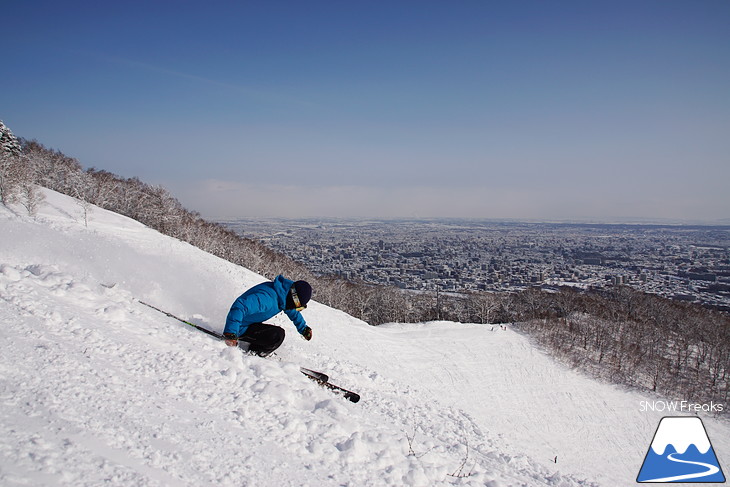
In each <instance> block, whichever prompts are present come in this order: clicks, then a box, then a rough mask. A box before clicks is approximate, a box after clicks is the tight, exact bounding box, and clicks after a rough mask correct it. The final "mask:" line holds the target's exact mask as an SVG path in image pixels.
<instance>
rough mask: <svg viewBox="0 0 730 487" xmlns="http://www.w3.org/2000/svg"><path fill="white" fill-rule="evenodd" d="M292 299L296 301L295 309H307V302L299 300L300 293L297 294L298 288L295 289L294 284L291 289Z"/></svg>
mask: <svg viewBox="0 0 730 487" xmlns="http://www.w3.org/2000/svg"><path fill="white" fill-rule="evenodd" d="M290 293H291V300H292V301H293V302H294V309H296V310H297V311H303V310H305V309H307V305H306V304H302V302H301V301H300V300H299V295H298V294H297V290H296V289H294V286H292V288H291V290H290Z"/></svg>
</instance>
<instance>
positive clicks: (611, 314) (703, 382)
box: [0, 122, 730, 412]
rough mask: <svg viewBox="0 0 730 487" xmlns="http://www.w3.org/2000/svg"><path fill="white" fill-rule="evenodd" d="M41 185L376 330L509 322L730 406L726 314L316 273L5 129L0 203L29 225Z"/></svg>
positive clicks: (613, 374) (1, 132) (625, 372)
mask: <svg viewBox="0 0 730 487" xmlns="http://www.w3.org/2000/svg"><path fill="white" fill-rule="evenodd" d="M40 187H45V188H48V189H51V190H54V191H58V192H60V193H63V194H66V195H69V196H72V197H74V198H76V200H77V201H78V204H79V206H80V208H82V210H83V211H82V212H81V213H82V214H83V215H84V217H83V219H82V221H80V222H79V223H80V224H83V225H88V222H89V220H88V216H89V214H90V212H92V211H93V206H94V205H95V206H98V207H101V208H104V209H107V210H110V211H114V212H116V213H119V214H122V215H125V216H128V217H130V218H133V219H135V220H137V221H139V222H141V223H143V224H145V225H147V226H149V227H151V228H154V229H156V230H158V231H160V232H161V233H163V234H166V235H169V236H171V237H174V238H177V239H180V240H182V241H185V242H188V243H190V244H192V245H194V246H196V247H198V248H200V249H202V250H204V251H206V252H209V253H211V254H213V255H216V256H218V257H221V258H223V259H226V260H228V261H230V262H233V263H235V264H238V265H241V266H244V267H246V268H249V269H251V270H253V271H254V272H257V273H259V274H261V275H263V276H266V277H267V278H273V277H275V276H276V275H278V274H284V275H286V276H287V277H288V278H290V279H305V280H308V281H310V282H311V283H312V285H313V287H314V289H315V294H314V299H316V300H317V301H319V302H321V303H323V304H326V305H328V306H332V307H334V308H337V309H341V310H343V311H345V312H347V313H349V314H351V315H353V316H355V317H358V318H360V319H362V320H364V321H366V322H367V323H370V324H371V325H379V324H383V323H390V322H409V323H410V322H413V323H416V322H428V321H436V320H448V321H457V322H465V323H466V322H468V323H483V324H485V326H492V325H490V324H494V323H514V324H515V326H516V327H517V328H518V329H519V330H522V331H523V332H524V333H527V334H529V335H530V336H532V337H533V339H534V340H536V341H537V342H538V343H539V344H540V345H541V346H543V347H544V348H545V349H546V350H547V351H549V352H550V353H551V354H553V355H554V356H555V357H556V358H557V359H558V360H561V361H563V362H564V363H566V364H567V365H568V366H570V367H575V368H578V369H580V370H583V371H585V372H586V373H589V374H592V375H594V376H596V377H599V378H601V379H604V380H607V381H610V382H613V383H616V384H623V385H627V386H630V387H637V388H641V389H645V390H650V391H654V392H657V393H659V394H661V395H663V396H669V397H671V398H675V399H681V400H688V401H695V402H702V403H709V402H711V401H715V402H723V403H726V402H727V401H728V398H729V396H730V376H729V374H730V315H728V314H727V313H722V312H719V311H715V310H711V309H706V308H704V307H701V306H699V305H695V304H691V303H684V302H677V301H672V300H669V299H666V298H661V297H659V296H655V295H649V294H646V293H642V292H639V291H636V290H634V289H632V288H630V287H628V286H625V285H621V286H615V287H612V288H607V289H596V290H587V291H585V290H576V289H572V288H561V289H559V290H557V291H556V290H546V289H540V288H531V289H526V290H524V291H521V292H513V293H500V294H496V293H487V292H470V293H463V294H451V293H450V294H445V293H422V292H421V293H415V292H408V291H404V290H401V289H398V288H395V287H385V286H373V285H367V284H364V283H362V282H352V281H346V280H344V279H342V278H339V277H337V276H318V275H314V274H313V273H312V272H311V271H310V270H309V269H307V268H306V267H305V266H303V265H302V264H299V263H297V262H294V261H293V260H291V259H289V258H288V257H286V256H284V255H282V254H279V253H277V252H274V251H272V250H271V249H268V248H267V247H265V246H264V245H263V244H261V243H260V242H258V241H255V240H251V239H247V238H243V237H241V236H240V235H238V234H236V233H234V232H233V231H231V230H228V229H226V228H225V227H224V226H222V225H220V224H217V223H212V222H209V221H206V220H205V219H204V218H202V217H201V215H200V214H198V213H196V212H194V211H190V210H187V209H186V208H184V207H183V206H182V205H181V204H180V202H179V201H178V200H177V199H176V198H175V197H173V196H172V195H171V194H170V193H169V192H168V191H167V190H166V189H165V188H163V187H161V186H155V185H150V184H147V183H145V182H143V181H141V180H140V179H138V178H122V177H120V176H117V175H115V174H112V173H110V172H107V171H105V170H102V169H96V168H93V167H92V168H88V169H84V168H83V167H82V165H81V164H80V163H79V162H78V161H77V160H75V159H73V158H70V157H67V156H65V155H64V154H63V153H62V152H60V151H58V150H53V149H49V148H46V147H44V146H43V145H42V144H41V143H39V142H37V141H35V140H20V139H18V138H16V137H15V136H14V135H13V134H12V132H11V131H10V129H9V128H8V127H7V126H5V125H4V124H3V123H2V122H0V203H1V204H3V205H5V206H8V207H12V208H21V209H22V211H25V212H27V214H28V215H31V216H33V215H35V214H36V212H37V210H38V208H39V206H40V205H41V204H42V202H43V194H42V192H41V191H40V190H39V188H40ZM495 329H498V328H497V327H495ZM726 412H727V410H726Z"/></svg>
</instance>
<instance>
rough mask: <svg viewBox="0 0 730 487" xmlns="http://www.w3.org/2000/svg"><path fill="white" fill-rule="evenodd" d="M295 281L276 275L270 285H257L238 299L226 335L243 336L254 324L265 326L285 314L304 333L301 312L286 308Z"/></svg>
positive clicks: (305, 325)
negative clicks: (270, 319) (275, 317)
mask: <svg viewBox="0 0 730 487" xmlns="http://www.w3.org/2000/svg"><path fill="white" fill-rule="evenodd" d="M292 284H294V281H291V280H289V279H287V278H285V277H284V276H276V279H274V280H273V281H270V282H262V283H261V284H258V285H256V286H254V287H252V288H251V289H249V290H248V291H246V292H245V293H243V294H242V295H241V296H239V297H238V299H236V301H235V302H234V303H233V305H232V306H231V310H230V311H229V312H228V317H226V327H225V328H224V329H223V333H233V334H235V335H238V336H241V335H243V334H244V333H245V332H246V330H247V329H248V325H250V324H251V323H263V322H264V321H266V320H268V319H269V318H272V317H274V316H276V315H277V314H279V312H281V311H283V312H284V313H285V314H286V315H287V316H288V317H289V319H290V320H291V321H292V323H294V326H296V327H297V331H298V332H299V333H302V332H303V331H304V330H305V328H306V327H307V323H306V322H305V321H304V318H303V317H302V315H301V313H299V311H297V310H295V309H284V308H286V297H287V295H288V294H289V289H291V287H292Z"/></svg>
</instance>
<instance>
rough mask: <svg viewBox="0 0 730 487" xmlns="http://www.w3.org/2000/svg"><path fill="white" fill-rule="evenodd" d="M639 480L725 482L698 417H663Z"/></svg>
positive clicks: (658, 481) (703, 426) (708, 438)
mask: <svg viewBox="0 0 730 487" xmlns="http://www.w3.org/2000/svg"><path fill="white" fill-rule="evenodd" d="M636 481H637V482H657V483H662V482H689V483H710V482H717V483H723V482H725V475H724V474H723V472H722V468H720V463H719V462H718V461H717V455H715V450H714V449H713V448H712V444H711V443H710V437H709V436H707V430H705V425H704V424H703V423H702V420H701V419H700V418H698V417H695V416H681V417H666V418H662V420H661V421H660V422H659V427H658V428H657V430H656V433H654V439H653V440H652V442H651V445H650V446H649V451H647V452H646V457H645V458H644V463H643V464H642V466H641V470H640V471H639V475H638V477H637V478H636Z"/></svg>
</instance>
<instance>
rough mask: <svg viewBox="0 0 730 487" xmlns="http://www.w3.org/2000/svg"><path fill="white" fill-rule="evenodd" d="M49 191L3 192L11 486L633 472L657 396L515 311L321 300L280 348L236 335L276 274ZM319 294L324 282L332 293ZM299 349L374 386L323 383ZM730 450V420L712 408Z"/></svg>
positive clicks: (3, 427)
mask: <svg viewBox="0 0 730 487" xmlns="http://www.w3.org/2000/svg"><path fill="white" fill-rule="evenodd" d="M82 212H83V209H82V208H81V207H80V206H79V205H78V204H76V202H75V201H74V200H73V199H71V198H68V197H66V196H63V195H60V194H58V193H54V192H51V191H46V201H45V202H44V204H43V206H42V208H41V211H40V213H39V215H38V216H37V217H36V218H29V217H27V216H23V215H21V214H20V210H19V209H18V211H17V212H16V211H14V210H8V209H6V208H4V207H1V206H0V357H2V359H1V360H0V484H1V485H3V486H20V485H69V486H85V485H89V486H91V485H100V484H102V483H108V484H112V485H125V486H143V485H144V486H149V485H163V486H178V485H185V486H200V485H219V486H229V485H230V486H241V485H244V486H268V485H270V486H287V485H291V486H301V485H312V486H320V485H351V486H368V485H372V486H382V485H416V486H417V485H423V486H427V485H480V486H482V485H487V486H492V487H495V486H510V485H515V486H516V485H527V486H533V485H534V486H541V485H550V486H577V485H606V486H614V485H630V484H633V482H634V481H635V478H636V474H637V472H638V469H639V468H640V466H641V462H642V460H643V458H644V455H645V453H646V448H647V447H648V444H649V443H648V442H649V441H650V440H651V437H652V434H653V432H654V430H655V428H656V425H657V424H658V421H659V419H660V418H661V413H659V412H641V411H640V406H639V405H640V402H641V401H646V400H656V399H657V398H651V397H645V396H643V395H640V394H637V393H632V392H627V391H623V390H620V389H617V388H614V387H612V386H608V385H605V384H600V383H597V382H594V381H591V380H589V379H587V378H585V377H583V376H580V375H579V374H576V373H574V372H572V371H570V370H567V369H565V368H564V367H562V366H560V365H558V364H556V363H554V362H553V361H552V360H551V359H550V358H549V357H547V356H545V355H544V354H543V353H541V352H540V351H539V350H537V349H535V348H534V347H533V346H532V345H531V344H530V342H529V341H528V340H526V339H525V337H523V336H521V335H520V334H518V333H516V332H514V331H512V330H510V329H509V327H505V328H503V327H498V326H495V327H492V326H491V325H488V326H483V325H464V324H456V323H428V324H393V325H387V326H382V327H377V328H374V327H370V326H368V325H367V324H366V323H363V322H361V321H359V320H357V319H355V318H353V317H351V316H348V315H346V314H344V313H342V312H340V311H338V310H334V309H330V308H327V307H325V306H322V305H319V304H317V303H312V304H311V305H310V306H309V308H308V309H307V310H306V311H304V317H305V318H306V319H307V322H308V323H309V324H310V325H311V327H312V328H313V330H314V339H313V340H312V341H311V342H305V341H304V340H301V339H300V338H299V336H298V334H297V333H296V331H295V330H294V328H293V326H292V325H291V324H290V323H289V322H288V320H287V319H286V317H284V316H283V315H281V316H279V317H276V318H275V319H274V320H273V322H274V323H276V324H279V325H281V326H282V327H284V328H285V329H286V330H287V340H286V341H285V342H284V345H283V346H282V347H281V349H280V351H278V352H277V355H276V357H275V358H273V359H272V358H269V359H262V358H259V357H255V356H248V355H246V354H244V353H242V352H241V351H239V350H237V349H231V348H228V347H226V346H225V345H224V344H223V343H221V342H218V341H216V340H213V339H211V338H210V337H209V336H207V335H205V334H203V333H201V332H199V331H196V330H195V329H193V328H191V327H187V326H186V325H184V324H181V323H179V322H177V321H175V320H173V319H170V318H168V317H166V316H164V315H162V314H160V313H158V312H156V311H154V310H152V309H150V308H148V307H145V306H143V305H141V304H140V303H139V302H138V300H143V301H146V302H148V303H150V304H153V305H155V306H158V307H159V308H161V309H164V310H167V311H170V312H172V313H174V314H176V315H178V316H180V317H182V318H184V319H188V320H190V321H191V322H194V323H196V324H198V325H201V326H205V327H207V328H209V329H212V330H215V331H217V332H220V331H221V330H222V327H223V322H224V319H225V315H226V313H227V311H228V307H229V306H230V304H231V303H232V301H233V300H234V299H235V298H236V297H237V296H238V295H239V294H240V293H241V292H243V291H244V290H245V289H246V288H248V287H250V286H252V285H254V284H256V283H258V282H261V281H263V280H264V278H262V277H261V276H258V275H256V274H254V273H252V272H250V271H249V270H247V269H243V268H240V267H238V266H235V265H232V264H230V263H228V262H225V261H223V260H221V259H219V258H216V257H214V256H211V255H210V254H207V253H204V252H202V251H200V250H198V249H196V248H193V247H191V246H190V245H188V244H185V243H182V242H180V241H177V240H175V239H172V238H169V237H165V236H163V235H161V234H159V233H158V232H156V231H153V230H151V229H149V228H146V227H144V226H143V225H141V224H140V223H138V222H136V221H133V220H130V219H128V218H125V217H122V216H120V215H117V214H114V213H110V212H107V211H104V210H102V209H99V208H94V209H93V211H92V212H91V215H90V218H89V223H88V226H85V224H84V219H83V217H82V216H81V215H82ZM314 298H315V300H316V289H315V296H314ZM299 366H305V367H309V368H311V369H315V370H322V371H324V372H326V373H327V374H329V375H330V377H331V378H332V380H333V382H336V383H338V384H340V385H342V386H344V387H347V388H350V389H352V390H355V391H357V392H359V393H360V394H361V395H362V397H363V399H362V401H361V402H360V403H358V404H352V403H350V402H347V401H346V400H344V399H343V398H340V397H337V396H335V395H333V394H332V393H331V392H329V391H327V390H325V389H323V388H320V387H318V386H317V385H316V384H314V383H313V382H311V381H309V380H307V379H306V378H305V377H304V376H303V375H301V374H300V373H299ZM704 422H705V424H706V425H707V427H708V431H709V432H710V435H711V438H712V440H713V445H714V447H715V451H716V452H717V453H718V458H719V461H720V463H721V464H727V463H728V462H727V460H728V456H727V455H728V453H730V428H729V427H728V425H727V423H726V422H724V421H719V420H715V419H712V418H705V419H704Z"/></svg>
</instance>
